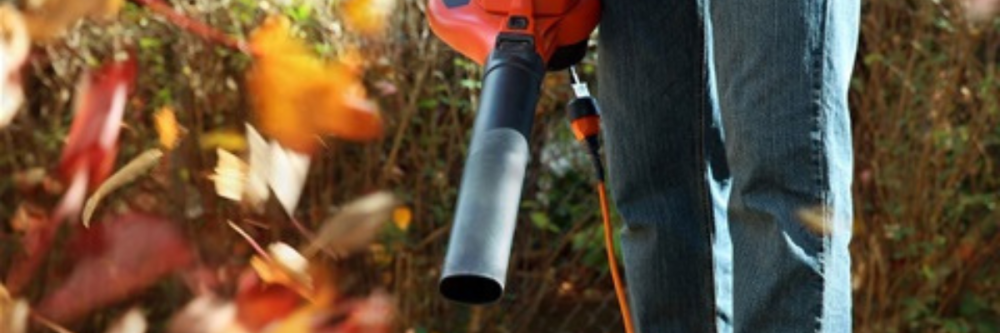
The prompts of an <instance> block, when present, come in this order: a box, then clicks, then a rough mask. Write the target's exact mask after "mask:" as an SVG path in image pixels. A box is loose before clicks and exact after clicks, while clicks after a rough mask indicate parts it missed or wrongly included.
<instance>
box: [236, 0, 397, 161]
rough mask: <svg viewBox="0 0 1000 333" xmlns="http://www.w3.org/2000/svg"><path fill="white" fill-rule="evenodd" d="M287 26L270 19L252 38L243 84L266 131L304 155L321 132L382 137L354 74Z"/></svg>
mask: <svg viewBox="0 0 1000 333" xmlns="http://www.w3.org/2000/svg"><path fill="white" fill-rule="evenodd" d="M290 29H291V23H290V22H289V21H288V19H287V18H284V17H270V18H268V19H266V20H265V21H264V23H263V24H262V25H261V26H260V27H258V28H257V29H256V30H255V31H254V32H253V34H252V35H251V39H250V43H251V45H252V46H253V48H254V50H255V52H254V55H255V62H254V66H253V68H251V70H250V72H249V73H248V75H247V87H248V89H249V91H250V98H251V103H252V104H253V106H254V110H255V111H256V114H257V118H258V123H259V125H260V129H261V130H262V131H263V132H264V134H267V135H268V136H270V137H272V138H274V139H275V140H277V141H278V142H279V143H281V145H282V146H285V147H288V148H290V149H292V150H295V151H298V152H302V153H306V154H311V153H313V152H315V151H316V150H317V148H318V147H319V143H320V142H319V140H320V136H322V135H333V136H337V137H340V138H343V139H348V140H356V141H365V140H372V139H375V138H378V137H380V136H381V135H382V121H381V116H379V113H378V111H377V109H376V106H375V104H374V103H372V102H371V101H369V100H368V99H367V97H366V96H365V94H366V93H365V89H364V87H363V86H362V85H361V82H360V79H359V78H358V77H357V76H356V74H355V73H354V72H352V71H350V70H349V69H347V68H345V66H343V65H341V64H338V63H328V62H324V61H322V60H320V59H319V58H318V57H316V55H314V54H312V52H311V51H310V49H309V48H308V46H307V45H306V43H305V42H303V41H301V40H298V39H294V38H293V37H292V36H291V31H290Z"/></svg>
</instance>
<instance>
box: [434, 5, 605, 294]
mask: <svg viewBox="0 0 1000 333" xmlns="http://www.w3.org/2000/svg"><path fill="white" fill-rule="evenodd" d="M428 1H430V4H429V6H428V11H427V12H428V16H429V19H428V20H429V21H430V25H431V28H432V29H433V30H434V33H435V34H437V36H438V37H440V38H441V39H443V40H444V41H445V42H446V43H448V45H451V47H453V48H455V49H456V50H458V51H459V52H461V53H462V54H464V55H465V56H467V57H469V58H471V59H472V60H474V61H476V62H477V63H479V64H480V65H482V66H483V67H484V68H483V76H482V89H481V90H480V95H479V96H480V97H479V101H480V102H479V109H478V111H477V112H476V123H475V126H474V127H473V130H472V143H471V144H469V146H468V147H469V148H468V155H467V156H466V159H465V165H464V170H463V171H462V182H461V185H460V187H459V191H458V203H457V204H456V205H455V213H454V221H453V223H452V228H451V236H450V238H449V242H448V252H447V254H446V255H445V260H444V268H443V269H442V272H441V281H440V283H439V284H438V287H439V289H440V292H441V294H442V295H444V296H445V297H446V298H448V299H451V300H454V301H458V302H462V303H469V304H484V303H491V302H496V301H497V300H499V299H500V298H501V297H502V296H503V292H504V287H505V284H506V277H507V268H508V264H509V262H510V253H511V245H512V243H513V238H514V229H515V226H516V225H517V220H518V219H517V215H518V208H519V207H520V202H521V190H522V187H523V186H524V175H525V172H526V169H527V165H528V161H529V160H530V159H531V153H530V151H529V145H528V139H529V138H530V135H531V127H532V125H533V123H534V116H535V108H536V106H537V104H538V98H539V95H540V90H541V84H542V79H543V78H544V77H545V72H546V70H549V71H552V70H559V69H564V68H567V67H569V66H572V65H573V64H575V63H577V62H579V61H580V59H582V58H583V56H584V54H585V53H586V51H587V40H588V39H589V37H590V33H591V31H593V30H594V28H595V27H596V26H597V22H598V20H599V19H600V2H599V1H598V0H428Z"/></svg>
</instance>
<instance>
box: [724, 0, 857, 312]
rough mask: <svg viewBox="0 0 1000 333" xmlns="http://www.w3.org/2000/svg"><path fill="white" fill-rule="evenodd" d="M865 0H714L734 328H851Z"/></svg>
mask: <svg viewBox="0 0 1000 333" xmlns="http://www.w3.org/2000/svg"><path fill="white" fill-rule="evenodd" d="M859 11H860V4H859V1H858V0H808V1H789V0H713V3H712V6H711V13H712V15H711V16H712V21H713V22H714V26H713V32H714V41H715V44H714V46H715V48H714V51H715V68H716V70H717V81H718V90H719V91H718V94H719V101H720V107H721V110H722V114H723V124H725V136H726V151H727V160H728V161H729V165H730V167H731V170H732V174H733V183H732V194H731V197H730V203H729V222H730V233H731V235H732V242H733V244H732V245H733V257H734V271H733V273H734V277H733V281H734V282H733V283H734V284H733V292H734V295H735V296H734V297H735V299H734V305H733V308H734V323H735V329H736V331H737V332H816V331H822V332H849V331H850V330H851V290H850V255H849V253H848V243H849V241H850V237H851V224H852V222H851V219H852V217H851V199H850V183H851V177H852V168H853V161H852V159H853V157H852V151H851V134H850V119H849V113H848V109H847V92H848V85H849V81H850V73H851V69H852V66H853V61H854V56H855V51H856V43H857V34H858V20H859Z"/></svg>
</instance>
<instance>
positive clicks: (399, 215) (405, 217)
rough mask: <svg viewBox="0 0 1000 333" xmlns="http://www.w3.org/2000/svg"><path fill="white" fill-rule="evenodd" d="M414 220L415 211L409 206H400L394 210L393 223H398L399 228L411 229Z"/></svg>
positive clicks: (403, 229)
mask: <svg viewBox="0 0 1000 333" xmlns="http://www.w3.org/2000/svg"><path fill="white" fill-rule="evenodd" d="M412 221H413V211H412V210H410V208H409V207H405V206H399V207H396V209H393V210H392V223H394V224H395V225H396V227H397V228H399V230H402V231H406V230H408V229H410V222H412Z"/></svg>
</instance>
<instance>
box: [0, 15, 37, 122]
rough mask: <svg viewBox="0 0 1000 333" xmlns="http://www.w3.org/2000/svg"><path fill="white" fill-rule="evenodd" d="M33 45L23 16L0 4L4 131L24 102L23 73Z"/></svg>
mask: <svg viewBox="0 0 1000 333" xmlns="http://www.w3.org/2000/svg"><path fill="white" fill-rule="evenodd" d="M30 43H31V42H30V41H29V39H28V27H27V25H26V24H25V21H24V18H23V17H22V16H21V14H20V12H18V11H17V9H15V8H14V7H13V6H11V5H10V4H7V3H4V4H0V128H3V127H6V126H7V125H9V124H10V122H11V120H13V119H14V115H15V114H16V112H17V110H18V109H20V108H21V103H23V102H24V90H23V88H21V78H20V75H19V72H20V69H21V66H22V65H24V61H25V60H26V59H27V58H28V49H29V46H30Z"/></svg>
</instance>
